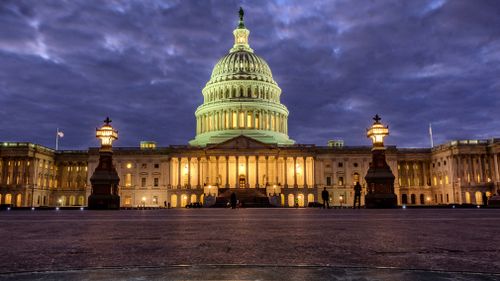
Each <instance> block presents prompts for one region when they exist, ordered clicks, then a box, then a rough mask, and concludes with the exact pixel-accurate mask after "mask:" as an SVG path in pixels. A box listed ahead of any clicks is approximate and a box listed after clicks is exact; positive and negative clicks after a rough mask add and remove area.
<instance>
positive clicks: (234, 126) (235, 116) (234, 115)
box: [232, 112, 238, 128]
mask: <svg viewBox="0 0 500 281" xmlns="http://www.w3.org/2000/svg"><path fill="white" fill-rule="evenodd" d="M237 121H238V115H237V114H236V112H233V124H232V127H233V128H236V127H238V123H237Z"/></svg>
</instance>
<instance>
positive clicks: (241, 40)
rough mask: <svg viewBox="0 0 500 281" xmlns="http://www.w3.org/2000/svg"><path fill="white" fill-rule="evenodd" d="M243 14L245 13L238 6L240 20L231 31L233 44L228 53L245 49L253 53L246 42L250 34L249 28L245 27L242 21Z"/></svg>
mask: <svg viewBox="0 0 500 281" xmlns="http://www.w3.org/2000/svg"><path fill="white" fill-rule="evenodd" d="M244 14H245V12H244V11H243V8H241V7H240V11H239V16H240V20H239V24H238V27H237V28H236V29H235V30H234V31H233V34H234V46H233V48H232V49H231V50H230V51H229V52H230V53H233V52H237V51H247V52H250V53H253V50H252V48H250V45H249V44H248V36H249V35H250V30H248V29H247V28H246V27H245V23H244V22H243V16H244Z"/></svg>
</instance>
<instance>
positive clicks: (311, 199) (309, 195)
mask: <svg viewBox="0 0 500 281" xmlns="http://www.w3.org/2000/svg"><path fill="white" fill-rule="evenodd" d="M311 202H314V194H312V193H309V194H308V195H307V203H311Z"/></svg>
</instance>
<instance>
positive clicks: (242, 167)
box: [238, 164, 245, 174]
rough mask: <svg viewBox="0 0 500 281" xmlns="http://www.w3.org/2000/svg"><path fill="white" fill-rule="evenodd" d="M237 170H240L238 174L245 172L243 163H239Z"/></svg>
mask: <svg viewBox="0 0 500 281" xmlns="http://www.w3.org/2000/svg"><path fill="white" fill-rule="evenodd" d="M238 171H239V172H240V174H244V173H245V165H243V164H240V167H239V169H238Z"/></svg>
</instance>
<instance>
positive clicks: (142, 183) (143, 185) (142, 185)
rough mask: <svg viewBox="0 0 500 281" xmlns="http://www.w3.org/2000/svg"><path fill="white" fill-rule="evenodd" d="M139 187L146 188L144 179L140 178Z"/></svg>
mask: <svg viewBox="0 0 500 281" xmlns="http://www.w3.org/2000/svg"><path fill="white" fill-rule="evenodd" d="M141 187H146V178H141Z"/></svg>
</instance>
